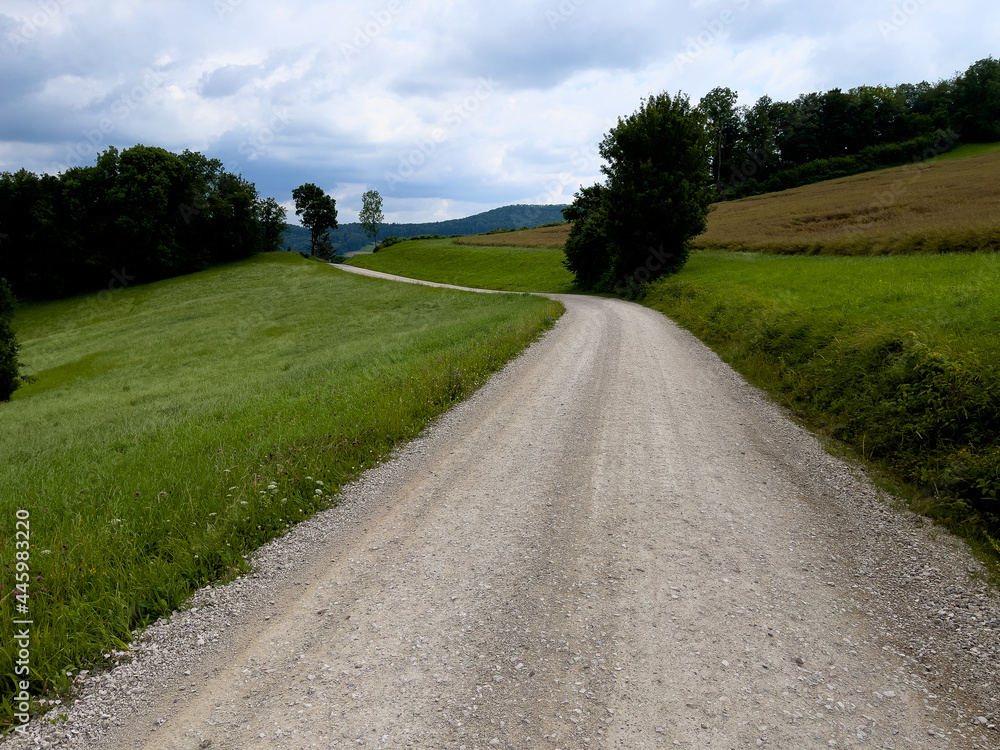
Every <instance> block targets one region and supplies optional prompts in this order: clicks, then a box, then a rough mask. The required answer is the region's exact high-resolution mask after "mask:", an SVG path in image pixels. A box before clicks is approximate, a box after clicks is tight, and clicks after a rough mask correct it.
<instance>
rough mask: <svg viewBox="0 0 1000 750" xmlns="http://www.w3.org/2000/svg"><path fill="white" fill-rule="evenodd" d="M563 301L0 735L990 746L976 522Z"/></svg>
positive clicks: (90, 740)
mask: <svg viewBox="0 0 1000 750" xmlns="http://www.w3.org/2000/svg"><path fill="white" fill-rule="evenodd" d="M559 299H561V300H562V301H563V302H564V303H565V305H566V307H567V312H566V314H565V315H564V316H563V317H562V318H561V319H560V320H559V322H558V323H557V325H556V326H555V328H554V329H553V330H552V331H551V332H550V333H548V334H547V335H546V336H545V337H544V338H543V339H542V340H540V341H539V342H537V343H536V344H534V345H533V346H532V347H531V348H530V349H529V350H528V351H527V352H526V353H525V354H524V355H523V356H521V357H520V358H519V359H517V360H516V361H515V362H513V363H511V365H509V366H508V367H507V368H506V369H505V370H504V371H503V372H501V373H499V374H498V375H496V376H495V377H494V378H492V379H491V380H490V382H489V383H488V384H487V385H486V386H485V387H484V388H483V389H481V390H480V391H479V392H478V393H477V394H475V395H474V396H473V397H472V398H471V399H469V400H468V401H466V402H465V403H463V404H461V405H459V406H457V407H455V408H454V409H453V410H451V411H450V412H449V413H448V414H446V415H445V416H444V417H443V418H442V419H441V420H439V422H438V423H437V424H436V425H435V426H434V427H433V428H431V429H430V430H428V431H427V432H426V433H425V434H424V435H423V436H422V437H420V438H419V439H417V440H416V441H414V442H413V443H411V444H409V445H408V446H406V447H405V448H404V449H403V450H401V451H400V452H399V454H398V455H397V456H396V457H395V458H394V459H393V460H392V461H390V462H387V463H385V464H383V465H381V466H379V467H376V468H374V469H372V470H371V471H369V472H367V473H366V474H365V475H364V477H363V478H362V479H361V480H360V481H358V482H357V483H355V484H354V485H352V486H350V487H348V488H346V489H345V490H344V492H343V494H342V503H341V505H340V506H338V507H337V508H334V509H331V510H329V511H326V512H324V513H321V514H319V515H317V516H315V517H313V518H311V519H309V520H307V521H305V522H303V523H302V524H300V525H299V526H297V527H296V528H295V529H293V530H292V531H291V532H290V533H289V534H287V535H286V536H284V537H283V538H281V539H279V540H276V541H275V542H273V543H271V544H269V545H268V546H266V547H265V548H263V549H262V550H260V552H259V554H257V555H256V556H255V559H254V572H253V573H251V574H250V575H247V576H245V577H243V578H241V579H238V580H236V581H234V582H232V583H230V584H227V585H225V586H221V587H219V588H214V589H205V590H202V591H200V592H198V593H197V595H196V596H195V597H194V599H193V600H192V604H193V606H192V608H191V609H190V610H188V611H184V612H178V613H175V614H174V615H173V617H172V618H171V619H170V621H169V622H160V623H157V624H156V625H154V626H152V627H150V628H149V629H148V630H147V631H146V632H145V633H143V634H142V635H141V636H140V637H138V638H137V640H136V642H135V643H134V645H133V657H132V660H131V661H130V662H129V663H123V664H121V665H119V666H118V667H116V668H115V669H113V670H111V671H109V672H106V673H103V674H100V675H94V676H83V677H81V678H80V680H78V698H77V699H76V700H75V701H74V702H73V703H72V704H71V705H69V706H68V707H67V706H62V707H61V708H60V711H62V712H65V713H67V714H68V720H67V721H65V722H62V721H58V722H57V723H56V724H54V725H53V724H49V723H46V722H44V721H43V722H37V721H36V722H34V723H33V724H32V725H31V732H30V737H29V738H22V737H17V736H12V737H10V738H8V739H7V740H6V741H5V742H4V743H2V745H3V748H4V750H8V748H11V749H13V748H21V747H80V748H88V749H90V748H93V749H94V750H101V749H103V748H148V749H149V750H167V749H172V748H184V749H186V750H187V749H194V748H209V747H210V748H225V749H226V750H230V749H234V750H235V749H241V750H243V749H249V748H314V747H315V748H329V747H368V748H404V747H414V748H418V747H419V748H456V749H457V748H467V749H468V750H472V749H473V748H493V747H502V748H532V747H537V748H562V749H563V750H569V749H570V748H574V749H576V748H658V747H666V748H670V747H685V748H695V747H697V748H702V747H709V748H744V747H770V748H789V749H794V750H798V749H800V748H844V747H866V748H997V747H1000V734H998V733H997V729H996V727H995V726H994V724H996V719H997V716H998V704H997V701H998V698H1000V676H998V675H1000V670H998V666H1000V665H998V658H1000V638H998V628H1000V606H998V601H997V599H996V597H995V596H994V593H993V592H992V591H991V590H990V589H989V588H988V587H987V586H986V585H985V584H984V583H983V582H982V577H981V574H980V571H981V566H980V565H979V563H978V562H977V561H976V560H975V559H974V558H973V557H972V556H971V555H970V554H969V553H968V552H967V551H966V550H965V548H964V547H963V545H962V544H961V543H960V542H958V541H956V540H955V539H954V538H952V537H950V536H949V535H948V534H947V533H945V532H942V531H939V530H936V529H934V528H933V527H931V526H930V525H929V524H928V523H927V522H925V521H923V520H922V519H920V518H918V517H916V516H914V515H912V514H909V513H907V512H903V511H898V510H894V509H893V504H892V503H891V502H890V500H891V499H886V498H883V497H881V496H880V493H879V492H878V491H877V490H876V489H875V488H874V487H873V485H872V484H871V482H869V481H868V479H867V478H866V477H865V475H864V473H863V472H862V471H861V470H859V469H856V468H852V467H851V466H850V465H848V464H846V463H844V462H843V461H841V460H839V459H837V458H834V457H833V456H831V455H829V454H828V453H826V452H825V451H824V450H823V448H822V447H821V445H820V444H819V442H818V441H817V439H816V438H815V437H814V436H812V435H811V434H810V433H808V432H807V431H805V430H803V429H802V428H800V427H799V426H797V425H796V424H794V423H793V422H792V421H791V420H789V419H788V418H787V416H786V415H785V414H784V413H783V412H782V411H781V410H780V409H779V408H778V407H776V406H775V405H774V404H772V403H771V402H770V401H768V400H767V399H766V398H765V397H763V396H762V395H761V394H760V393H759V392H758V391H757V390H756V389H754V388H752V387H750V386H748V385H747V384H746V383H745V382H744V381H743V380H742V379H741V378H740V377H739V376H738V375H736V374H734V372H733V371H732V370H731V369H730V368H729V367H727V366H726V365H724V364H723V363H721V362H720V361H719V359H718V357H716V355H715V354H713V353H712V352H711V351H710V350H709V349H707V348H706V347H705V346H704V345H702V344H701V343H700V342H698V341H697V340H696V339H695V338H694V337H692V336H691V335H690V334H688V333H687V332H685V331H683V330H681V329H679V328H678V327H677V326H675V325H674V324H673V323H671V322H670V321H669V320H667V319H666V318H664V317H663V316H661V315H660V314H658V313H656V312H654V311H651V310H649V309H646V308H643V307H640V306H638V305H634V304H631V303H628V302H623V301H619V300H612V299H598V298H590V297H559Z"/></svg>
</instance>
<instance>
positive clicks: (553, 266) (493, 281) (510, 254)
mask: <svg viewBox="0 0 1000 750" xmlns="http://www.w3.org/2000/svg"><path fill="white" fill-rule="evenodd" d="M554 229H561V227H555V228H554ZM528 231H537V230H528ZM564 231H565V230H564ZM521 234H522V232H509V233H503V234H493V235H488V236H484V237H481V239H483V240H490V241H499V240H498V239H497V238H503V239H506V238H509V237H516V236H519V235H521ZM460 239H462V240H463V241H465V240H472V239H480V237H472V238H468V237H467V238H460ZM456 242H458V240H450V239H440V240H410V241H407V242H401V243H400V244H398V245H392V246H391V247H388V248H386V249H385V250H382V251H380V252H378V253H375V254H373V255H356V256H354V257H353V258H351V260H350V261H348V262H349V263H350V265H352V266H360V267H362V268H371V269H373V270H375V271H383V272H385V273H392V274H398V275H399V276H406V277H408V278H413V279H423V280H425V281H436V282H439V283H442V284H456V285H458V286H468V287H475V288H478V289H502V290H505V291H515V292H564V293H565V292H572V291H574V290H575V287H574V282H573V274H571V273H570V272H569V271H568V270H567V269H566V267H565V266H564V265H563V259H564V258H565V257H566V255H565V253H564V252H563V251H562V250H561V249H559V248H550V247H523V246H516V247H496V246H478V245H477V246H470V245H459V244H456Z"/></svg>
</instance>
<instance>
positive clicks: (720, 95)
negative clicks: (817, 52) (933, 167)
mask: <svg viewBox="0 0 1000 750" xmlns="http://www.w3.org/2000/svg"><path fill="white" fill-rule="evenodd" d="M736 99H737V94H736V92H734V91H732V90H731V89H728V88H716V89H713V90H712V91H710V92H709V93H708V94H707V95H706V96H704V97H703V98H702V99H701V101H700V102H699V105H698V107H699V109H700V110H701V111H702V112H704V113H705V115H706V116H707V117H708V121H709V126H710V128H711V134H712V140H711V147H710V151H711V153H710V156H709V161H710V164H711V169H712V177H713V180H714V182H715V183H716V185H717V188H718V192H719V194H720V197H722V198H738V197H742V196H745V195H753V194H757V193H764V192H772V191H775V190H784V189H786V188H790V187H795V186H797V185H803V184H807V183H810V182H818V181H820V180H826V179H831V178H834V177H843V176H846V175H849V174H857V173H859V172H865V171H868V170H871V169H876V168H878V167H884V166H894V165H899V164H905V163H907V162H911V161H915V160H920V159H922V158H926V157H927V156H929V155H933V154H937V153H942V152H944V151H947V150H949V149H950V148H952V147H953V146H955V145H957V144H958V143H959V142H962V143H986V142H992V141H998V140H1000V61H998V60H994V59H993V58H992V57H988V58H986V59H984V60H980V61H979V62H976V63H974V64H973V65H971V66H970V67H969V69H968V70H966V71H965V72H964V73H962V74H958V75H956V76H954V77H953V78H950V79H948V80H944V81H940V82H938V83H934V84H931V83H927V82H926V81H925V82H923V83H918V84H902V85H899V86H895V87H889V86H859V87H858V88H853V89H850V90H848V91H842V90H841V89H832V90H830V91H826V92H822V93H819V92H816V93H811V94H802V95H801V96H799V97H798V98H797V99H795V100H794V101H792V102H776V101H773V100H772V99H771V98H770V97H767V96H763V97H761V98H760V99H758V100H757V102H756V103H755V104H753V106H749V107H746V106H744V107H737V106H736Z"/></svg>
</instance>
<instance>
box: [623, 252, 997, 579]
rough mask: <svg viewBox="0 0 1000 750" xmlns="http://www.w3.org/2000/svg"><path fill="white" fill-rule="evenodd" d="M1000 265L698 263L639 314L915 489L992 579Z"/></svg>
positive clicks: (928, 261) (973, 260)
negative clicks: (669, 321) (676, 332)
mask: <svg viewBox="0 0 1000 750" xmlns="http://www.w3.org/2000/svg"><path fill="white" fill-rule="evenodd" d="M998 282H1000V257H998V256H996V255H994V254H989V255H940V256H893V257H883V258H839V257H784V256H774V255H766V254H764V255H762V254H744V253H724V252H697V253H695V254H694V255H693V256H692V258H691V260H690V261H689V262H688V264H687V266H686V267H685V268H684V269H683V271H682V272H681V273H680V274H678V275H676V276H674V277H670V278H666V279H661V280H659V281H657V282H655V283H654V284H652V285H650V286H649V288H648V289H647V290H646V293H645V297H644V298H643V300H642V301H643V303H644V304H646V305H648V306H650V307H653V308H655V309H657V310H660V311H662V312H664V313H666V314H667V315H669V316H670V317H672V318H674V319H675V320H677V321H678V322H680V323H681V324H682V325H684V326H686V327H687V328H689V329H690V330H691V331H692V332H694V333H695V334H696V335H697V336H699V338H701V339H703V340H704V341H706V342H707V343H708V344H710V345H711V346H712V347H713V348H714V349H715V350H716V351H718V352H719V354H720V355H721V356H722V358H723V359H724V360H726V361H727V362H729V363H730V364H732V365H733V366H734V367H735V368H736V369H737V370H739V371H740V372H742V373H743V374H744V375H745V376H746V377H748V378H749V379H750V380H751V381H752V382H755V383H757V384H758V385H761V386H763V387H765V388H767V389H768V390H770V391H771V392H772V393H774V394H776V395H777V396H778V397H779V398H780V399H781V400H782V401H783V402H784V403H785V404H786V405H788V406H789V407H791V408H793V409H794V410H796V411H797V412H798V413H799V414H800V415H801V416H802V417H804V418H805V419H806V420H807V421H808V422H809V423H810V424H811V425H812V426H814V427H816V428H818V429H820V430H821V431H824V432H826V433H827V434H828V435H831V436H832V437H834V438H837V439H838V440H840V441H843V442H844V443H846V444H847V445H849V446H850V447H851V448H853V450H854V451H856V453H857V454H859V455H861V456H863V457H864V458H865V459H867V460H869V461H873V462H874V463H876V464H877V465H879V466H881V467H883V468H884V469H886V470H887V471H888V472H889V473H890V474H891V475H892V476H895V477H897V478H899V479H901V480H902V481H903V482H904V483H905V484H907V485H909V486H910V487H911V488H913V493H914V497H913V501H912V502H913V507H914V508H915V509H917V510H919V511H921V512H924V513H927V514H928V515H930V516H932V517H934V518H936V519H938V520H940V521H941V522H942V523H944V524H946V525H947V526H948V527H949V528H952V529H953V530H956V531H958V532H959V533H963V534H965V535H966V536H967V537H969V538H970V539H972V540H973V541H974V542H975V543H976V544H978V545H979V548H980V549H981V550H983V551H985V552H987V553H988V554H990V555H991V556H992V558H993V562H992V563H991V566H990V567H991V569H992V570H993V571H994V573H995V575H997V576H1000V562H998V561H1000V545H998V542H997V540H998V539H1000V499H998V493H1000V328H998V326H997V321H1000V292H998V291H997V290H998Z"/></svg>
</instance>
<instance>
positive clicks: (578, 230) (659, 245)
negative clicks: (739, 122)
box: [563, 94, 715, 294]
mask: <svg viewBox="0 0 1000 750" xmlns="http://www.w3.org/2000/svg"><path fill="white" fill-rule="evenodd" d="M709 139H710V131H709V128H708V127H707V124H706V117H705V115H704V113H702V112H700V111H698V110H696V109H694V108H693V107H692V106H691V104H690V102H689V100H688V99H687V97H685V96H683V95H681V94H678V95H677V96H675V97H671V96H669V95H668V94H659V95H656V96H652V97H650V98H649V99H648V100H645V101H643V102H642V104H641V106H640V107H639V109H638V110H637V111H636V112H634V113H633V114H631V115H629V116H628V117H627V118H625V119H621V118H619V120H618V124H617V125H616V126H615V127H614V128H612V129H611V131H610V132H608V134H607V135H606V136H605V138H604V140H603V141H602V142H601V146H600V152H601V156H602V157H604V160H605V161H606V162H607V164H606V165H605V166H603V167H602V168H601V169H602V171H603V172H604V174H605V175H606V177H607V179H606V181H605V183H604V185H600V186H594V187H592V188H586V189H584V190H581V191H580V193H578V194H577V196H576V199H575V200H574V201H573V204H572V205H571V206H569V207H568V208H566V209H564V211H563V215H564V216H566V218H567V219H569V220H571V221H572V222H573V226H572V227H571V229H570V237H569V240H568V242H567V258H566V265H567V267H568V268H569V269H570V270H571V271H573V273H574V275H575V276H576V280H577V283H578V284H580V285H581V286H582V287H584V288H591V289H598V290H607V291H610V290H615V291H618V292H620V293H626V294H631V293H633V292H634V291H635V290H636V289H638V288H639V287H641V286H642V285H643V284H644V283H646V282H647V281H650V280H651V279H654V278H656V277H657V276H660V275H662V274H665V273H673V272H675V271H677V270H679V269H680V268H681V266H683V265H684V263H685V261H687V258H688V254H689V252H690V250H689V247H688V243H689V242H690V240H691V238H692V237H694V236H696V235H698V234H700V233H701V232H703V231H704V230H705V224H706V221H707V217H708V211H709V207H710V205H711V203H712V200H713V199H714V196H715V188H714V186H713V185H712V181H711V175H710V173H709V166H708V160H707V159H706V153H707V150H708V148H709V142H710V141H709Z"/></svg>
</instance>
